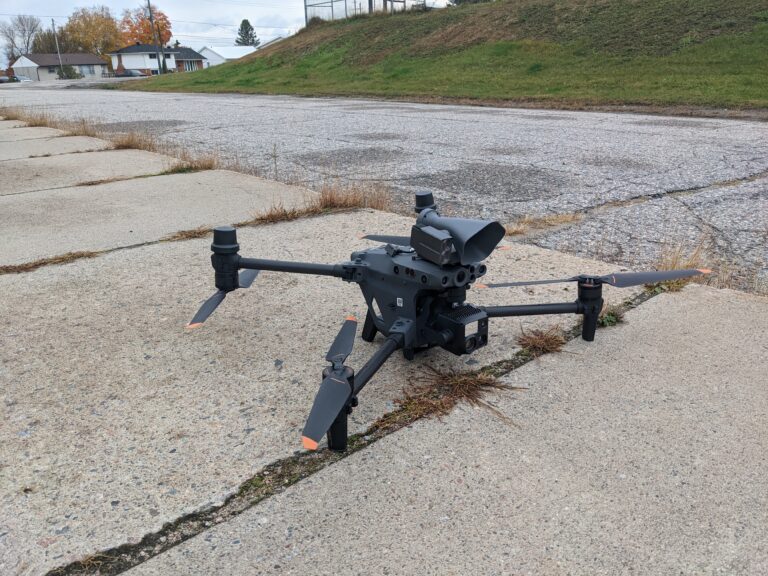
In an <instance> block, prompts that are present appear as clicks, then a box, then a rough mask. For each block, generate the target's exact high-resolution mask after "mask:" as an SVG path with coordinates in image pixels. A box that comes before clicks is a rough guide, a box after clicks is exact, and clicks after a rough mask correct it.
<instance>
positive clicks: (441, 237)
mask: <svg viewBox="0 0 768 576" xmlns="http://www.w3.org/2000/svg"><path fill="white" fill-rule="evenodd" d="M416 213H417V217H416V224H415V225H414V226H413V227H412V228H411V236H410V238H409V237H407V236H387V235H368V236H364V238H367V239H368V240H372V241H376V242H383V243H385V244H384V245H383V246H379V247H377V248H369V249H367V250H361V251H359V252H353V253H352V256H351V258H350V260H349V261H348V262H343V263H341V264H311V263H305V262H285V261H281V260H261V259H256V258H243V257H241V256H240V255H239V254H238V252H239V250H240V246H239V245H238V243H237V232H236V231H235V229H234V228H232V227H229V226H222V227H219V228H216V229H215V230H214V231H213V244H211V250H212V251H213V254H212V256H211V262H212V263H213V268H214V270H215V279H216V288H218V291H217V292H216V293H215V294H214V295H213V296H211V297H210V298H209V299H208V300H206V302H205V303H204V304H203V305H202V307H201V308H200V310H199V311H198V312H197V314H196V315H195V317H194V318H193V319H192V322H190V323H189V325H188V327H189V328H194V327H197V326H200V325H201V324H202V323H203V322H205V320H206V319H207V318H208V316H210V315H211V313H212V312H213V311H214V310H215V309H216V307H217V306H218V305H219V304H221V302H222V301H223V300H224V297H225V296H226V295H227V293H229V292H232V291H233V290H236V289H238V288H248V287H250V286H251V284H253V281H254V280H255V278H256V276H257V275H258V273H259V272H260V271H261V270H268V271H274V272H294V273H298V274H316V275H320V276H333V277H336V278H341V279H342V280H344V281H346V282H355V283H356V284H358V285H359V286H360V289H361V290H362V292H363V297H364V298H365V302H366V304H367V306H368V312H367V314H366V317H365V323H364V324H363V330H362V334H361V336H362V338H363V340H365V341H366V342H372V341H373V339H374V337H375V336H376V333H377V332H380V333H381V334H382V335H383V336H384V342H383V344H382V346H381V348H379V350H378V351H376V353H374V355H373V356H372V357H371V358H370V359H369V360H368V362H366V363H365V365H363V367H362V368H361V369H360V370H359V371H358V372H357V374H355V372H354V370H352V369H351V368H350V367H349V366H346V365H345V364H344V362H345V361H346V359H347V357H348V356H349V355H350V354H351V353H352V346H353V344H354V339H355V333H356V330H357V320H356V319H355V318H354V317H348V318H347V319H346V321H345V322H344V324H343V325H342V327H341V330H340V331H339V333H338V335H337V336H336V339H335V340H334V342H333V344H332V345H331V349H330V350H329V351H328V354H327V355H326V357H325V359H326V360H327V361H328V362H330V366H328V367H327V368H326V369H325V370H323V380H322V382H321V383H320V390H319V391H318V393H317V396H316V397H315V402H314V404H313V406H312V409H311V411H310V413H309V417H308V419H307V422H306V425H305V426H304V431H303V432H302V442H303V445H304V447H305V448H306V449H308V450H316V449H317V447H318V444H319V443H320V441H321V440H322V438H323V435H325V434H327V439H328V447H329V448H330V449H331V450H336V451H343V450H345V449H346V447H347V418H348V416H349V414H350V413H351V412H352V408H354V407H355V406H357V396H358V394H359V393H360V391H361V390H362V389H363V387H364V386H365V385H366V384H367V383H368V382H369V381H370V379H371V378H372V377H373V375H374V374H376V372H377V371H378V370H379V368H381V366H382V365H383V364H384V362H386V360H387V359H388V358H389V357H390V356H391V355H392V354H393V353H394V352H395V351H396V350H402V351H403V355H404V356H405V358H406V359H408V360H412V359H413V357H414V354H415V353H416V352H419V351H423V350H427V349H429V348H433V347H435V346H440V347H441V348H444V349H445V350H448V351H449V352H452V353H454V354H456V355H461V354H471V353H472V352H474V351H475V350H477V349H478V348H482V347H483V346H485V345H486V344H487V343H488V319H489V318H499V317H504V316H532V315H539V314H581V315H583V316H584V322H583V326H582V332H581V335H582V338H583V339H584V340H587V341H592V340H594V337H595V330H596V328H597V320H598V316H599V315H600V312H601V310H602V308H603V297H602V290H603V284H609V285H611V286H616V287H618V288H626V287H629V286H638V285H641V284H651V283H656V282H662V281H665V280H675V279H679V278H688V277H691V276H696V275H699V274H707V273H709V270H694V269H690V270H671V271H661V272H618V273H616V274H608V275H606V276H590V275H579V276H573V277H572V278H563V279H559V280H533V281H523V282H506V283H501V284H484V285H481V284H479V283H478V284H476V286H483V287H488V288H501V287H511V286H530V285H534V284H552V283H557V282H577V285H578V295H577V298H576V301H574V302H563V303H557V304H527V305H516V306H474V305H472V304H469V303H468V302H467V301H466V298H467V289H468V288H470V286H472V284H473V283H475V281H476V280H477V279H478V278H481V277H482V276H484V275H485V273H486V270H487V269H486V266H485V264H483V260H485V259H486V258H488V256H490V255H491V253H492V252H493V250H494V249H495V248H496V246H497V245H498V243H499V242H500V241H501V240H502V238H504V235H505V230H504V227H503V226H502V225H501V224H499V223H498V222H491V221H487V220H470V219H464V218H447V217H443V216H440V214H439V213H438V212H437V210H436V207H435V203H434V199H433V197H432V194H431V193H429V192H421V193H417V194H416ZM240 270H243V272H240Z"/></svg>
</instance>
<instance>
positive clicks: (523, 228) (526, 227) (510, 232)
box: [505, 213, 581, 236]
mask: <svg viewBox="0 0 768 576" xmlns="http://www.w3.org/2000/svg"><path fill="white" fill-rule="evenodd" d="M579 220H581V214H575V213H573V214H550V215H547V216H537V217H533V216H524V217H523V218H521V219H520V220H518V221H517V222H513V223H512V224H508V225H507V226H506V227H505V228H506V229H507V236H522V235H524V234H528V233H529V232H532V231H534V230H544V229H546V228H552V227H554V226H563V225H565V224H571V223H572V222H578V221H579Z"/></svg>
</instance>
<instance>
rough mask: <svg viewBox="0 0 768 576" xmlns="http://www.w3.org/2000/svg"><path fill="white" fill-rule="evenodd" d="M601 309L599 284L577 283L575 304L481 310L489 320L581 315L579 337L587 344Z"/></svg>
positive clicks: (600, 286)
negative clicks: (550, 315) (544, 315)
mask: <svg viewBox="0 0 768 576" xmlns="http://www.w3.org/2000/svg"><path fill="white" fill-rule="evenodd" d="M602 309H603V288H602V284H601V283H597V284H587V283H581V282H580V283H579V297H578V299H577V300H576V302H561V303H557V304H521V305H519V306H486V307H484V308H482V310H483V311H484V312H485V313H486V314H488V317H489V318H500V317H503V316H534V315H535V316H538V315H539V314H583V315H584V322H583V324H582V328H581V337H582V338H583V339H584V340H586V341H587V342H591V341H592V340H594V339H595V330H596V329H597V321H598V318H599V317H600V312H601V311H602Z"/></svg>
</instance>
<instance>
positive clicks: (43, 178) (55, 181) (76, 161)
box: [0, 150, 179, 196]
mask: <svg viewBox="0 0 768 576" xmlns="http://www.w3.org/2000/svg"><path fill="white" fill-rule="evenodd" d="M178 162H179V160H177V159H176V158H171V157H170V156H165V155H163V154H155V153H154V152H145V151H144V150H104V151H102V152H83V153H82V154H65V155H62V156H50V157H46V158H27V159H23V160H9V161H8V162H4V163H3V173H4V174H8V175H9V176H10V177H9V178H3V179H2V180H0V196H5V195H9V194H22V193H24V192H35V191H37V190H53V189H57V188H66V187H68V186H77V185H79V184H85V183H88V182H99V181H102V180H111V179H114V178H136V177H138V176H149V175H151V174H159V173H160V172H164V171H166V170H169V169H170V168H172V167H173V166H175V165H176V164H177V163H178Z"/></svg>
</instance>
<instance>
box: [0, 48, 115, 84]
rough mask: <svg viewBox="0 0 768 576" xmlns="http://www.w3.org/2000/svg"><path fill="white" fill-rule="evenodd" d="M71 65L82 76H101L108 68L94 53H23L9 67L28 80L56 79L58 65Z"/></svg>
mask: <svg viewBox="0 0 768 576" xmlns="http://www.w3.org/2000/svg"><path fill="white" fill-rule="evenodd" d="M60 65H64V66H72V67H73V68H74V69H75V70H76V71H77V72H79V73H80V75H81V76H82V77H83V78H101V76H102V75H103V74H106V73H107V72H108V71H109V70H108V67H107V63H106V62H104V60H102V59H101V58H99V57H98V56H96V55H95V54H62V55H61V62H59V55H58V54H24V55H23V56H21V57H19V58H18V59H17V60H16V61H15V62H14V63H13V64H11V68H12V69H13V73H14V74H15V75H16V76H27V77H28V78H29V79H30V80H35V81H39V80H56V79H57V78H58V77H59V66H60Z"/></svg>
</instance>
